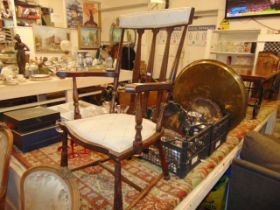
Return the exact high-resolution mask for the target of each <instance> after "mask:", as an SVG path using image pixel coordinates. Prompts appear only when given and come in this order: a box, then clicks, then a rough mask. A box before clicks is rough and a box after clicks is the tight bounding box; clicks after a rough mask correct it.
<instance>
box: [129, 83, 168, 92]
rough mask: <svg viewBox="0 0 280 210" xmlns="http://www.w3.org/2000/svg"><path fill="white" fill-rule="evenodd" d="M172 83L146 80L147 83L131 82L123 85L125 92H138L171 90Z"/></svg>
mask: <svg viewBox="0 0 280 210" xmlns="http://www.w3.org/2000/svg"><path fill="white" fill-rule="evenodd" d="M171 88H172V83H171V81H168V82H147V83H132V84H128V85H126V86H125V90H126V92H129V93H140V92H145V91H161V90H171Z"/></svg>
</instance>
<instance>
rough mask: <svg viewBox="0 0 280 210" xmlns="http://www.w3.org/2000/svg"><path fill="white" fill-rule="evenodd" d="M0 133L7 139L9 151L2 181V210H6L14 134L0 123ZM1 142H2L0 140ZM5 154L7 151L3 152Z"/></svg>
mask: <svg viewBox="0 0 280 210" xmlns="http://www.w3.org/2000/svg"><path fill="white" fill-rule="evenodd" d="M0 133H2V134H3V135H5V136H6V137H7V141H8V144H7V151H6V154H5V157H4V166H3V176H2V180H0V184H1V185H0V209H4V206H5V198H6V193H7V187H8V178H9V164H10V158H11V153H12V149H13V134H12V132H11V130H10V129H9V128H8V127H7V126H6V125H5V124H3V123H0ZM0 141H1V140H0ZM1 152H5V151H1Z"/></svg>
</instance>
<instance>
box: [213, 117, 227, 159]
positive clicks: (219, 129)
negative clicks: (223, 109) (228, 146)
mask: <svg viewBox="0 0 280 210" xmlns="http://www.w3.org/2000/svg"><path fill="white" fill-rule="evenodd" d="M230 124H231V121H230V114H229V113H226V114H225V115H224V117H223V118H222V119H221V120H219V121H218V122H217V123H215V124H214V125H213V126H212V133H211V143H210V144H211V145H210V147H209V155H211V154H212V153H213V152H214V151H215V150H216V149H217V148H218V147H219V146H221V145H222V143H223V142H225V140H226V137H227V134H228V132H229V129H230Z"/></svg>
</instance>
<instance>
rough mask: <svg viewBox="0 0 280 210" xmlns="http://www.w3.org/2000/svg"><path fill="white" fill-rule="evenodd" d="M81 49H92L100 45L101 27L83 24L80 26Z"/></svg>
mask: <svg viewBox="0 0 280 210" xmlns="http://www.w3.org/2000/svg"><path fill="white" fill-rule="evenodd" d="M78 43H79V49H80V50H92V49H97V48H99V47H100V28H98V27H86V26H82V27H79V28H78Z"/></svg>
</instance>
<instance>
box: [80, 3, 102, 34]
mask: <svg viewBox="0 0 280 210" xmlns="http://www.w3.org/2000/svg"><path fill="white" fill-rule="evenodd" d="M100 5H101V4H100V2H97V1H92V0H82V7H83V26H85V27H97V28H99V29H101V12H100V11H101V6H100Z"/></svg>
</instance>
